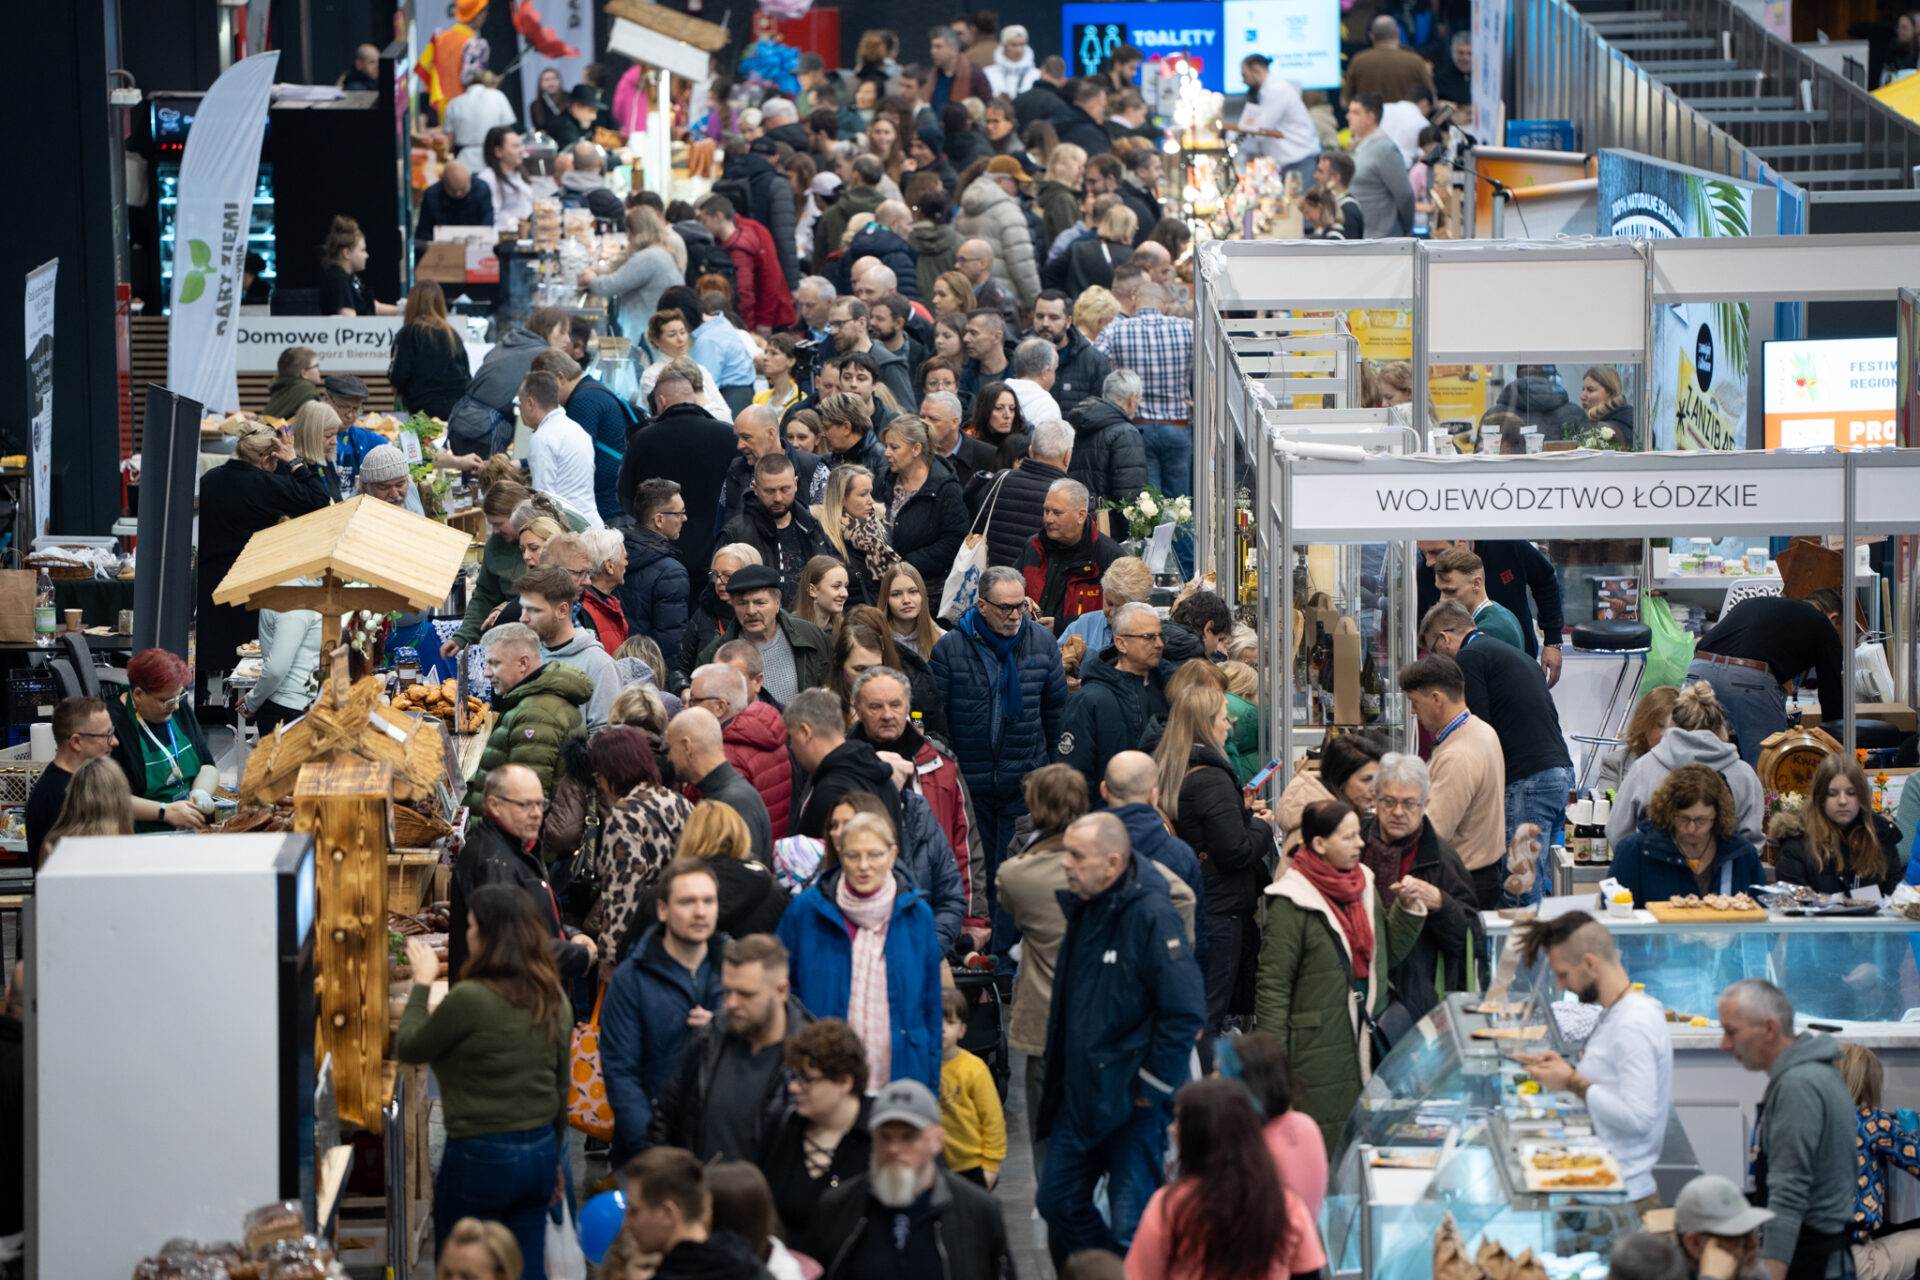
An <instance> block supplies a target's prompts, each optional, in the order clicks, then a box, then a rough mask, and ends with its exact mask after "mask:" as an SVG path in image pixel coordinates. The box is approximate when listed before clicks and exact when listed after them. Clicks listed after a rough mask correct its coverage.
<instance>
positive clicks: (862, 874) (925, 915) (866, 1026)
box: [776, 813, 941, 1095]
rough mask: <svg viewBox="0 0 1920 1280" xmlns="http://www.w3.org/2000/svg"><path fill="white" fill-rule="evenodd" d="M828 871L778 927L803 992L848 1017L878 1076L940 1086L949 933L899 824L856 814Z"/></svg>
mask: <svg viewBox="0 0 1920 1280" xmlns="http://www.w3.org/2000/svg"><path fill="white" fill-rule="evenodd" d="M834 845H835V848H836V850H837V853H830V854H829V861H828V863H827V864H826V870H824V871H823V872H822V873H821V875H820V878H819V879H818V880H816V881H815V882H814V883H813V884H812V885H811V886H810V887H809V888H807V890H806V891H805V892H803V893H802V894H801V895H800V896H799V897H798V898H795V899H794V901H793V905H792V906H790V907H788V908H787V913H786V914H785V915H784V916H782V917H780V927H779V929H778V930H776V932H777V933H778V935H779V937H780V941H782V942H783V943H785V944H786V946H787V952H788V954H789V955H790V956H791V957H792V965H791V972H792V974H793V994H794V995H795V996H796V997H797V998H798V999H799V1000H800V1002H801V1003H802V1004H804V1005H806V1007H807V1008H808V1009H809V1010H811V1011H812V1012H813V1015H814V1016H815V1017H817V1018H844V1019H845V1020H846V1021H847V1024H848V1025H849V1026H851V1027H852V1028H853V1030H854V1033H855V1034H856V1035H858V1036H859V1037H860V1042H861V1043H862V1044H863V1045H865V1046H866V1050H867V1066H868V1086H869V1087H870V1088H872V1089H876V1090H877V1089H879V1088H881V1087H883V1086H884V1085H886V1084H887V1083H888V1082H889V1081H892V1080H902V1079H907V1080H918V1081H919V1082H920V1083H921V1084H924V1085H926V1086H927V1087H928V1088H929V1089H932V1090H933V1091H934V1092H935V1094H936V1095H937V1094H938V1092H939V1088H940V1036H941V1007H940V965H941V955H940V942H939V939H938V938H937V936H936V935H935V932H934V924H933V912H932V910H931V909H930V908H929V907H928V906H927V903H926V900H925V899H924V898H922V897H921V895H920V892H919V891H918V890H917V889H915V888H914V887H913V886H912V885H911V884H910V883H909V882H908V880H907V878H906V876H905V875H904V874H903V873H901V872H899V871H896V870H895V869H894V862H895V860H896V858H897V857H898V855H899V843H898V840H897V838H896V836H895V834H894V830H893V826H892V824H891V823H889V822H888V821H887V820H886V819H885V818H882V817H877V816H875V815H874V814H870V813H860V814H855V815H854V816H853V817H852V818H850V819H848V821H847V824H846V826H845V827H843V828H841V830H840V835H839V838H838V839H837V840H835V842H834Z"/></svg>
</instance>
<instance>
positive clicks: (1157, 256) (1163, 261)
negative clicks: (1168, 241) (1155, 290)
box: [1133, 240, 1173, 285]
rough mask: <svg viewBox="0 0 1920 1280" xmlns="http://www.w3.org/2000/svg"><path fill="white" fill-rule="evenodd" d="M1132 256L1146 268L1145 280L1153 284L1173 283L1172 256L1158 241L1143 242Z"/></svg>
mask: <svg viewBox="0 0 1920 1280" xmlns="http://www.w3.org/2000/svg"><path fill="white" fill-rule="evenodd" d="M1133 256H1134V257H1135V258H1137V259H1138V260H1139V261H1141V262H1143V263H1145V264H1146V266H1147V278H1148V279H1149V280H1151V281H1153V282H1154V283H1155V284H1160V285H1165V284H1171V283H1172V282H1173V255H1172V254H1170V253H1168V252H1167V246H1165V245H1163V244H1161V243H1160V242H1159V241H1158V240H1143V241H1141V243H1140V245H1139V247H1138V248H1136V249H1135V250H1134V251H1133Z"/></svg>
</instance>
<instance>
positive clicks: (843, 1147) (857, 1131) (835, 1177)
mask: <svg viewBox="0 0 1920 1280" xmlns="http://www.w3.org/2000/svg"><path fill="white" fill-rule="evenodd" d="M859 1084H860V1087H861V1088H862V1089H864V1088H865V1087H866V1082H865V1081H860V1082H859ZM871 1106H872V1103H871V1101H870V1100H869V1099H867V1098H864V1097H863V1098H861V1100H860V1117H859V1119H857V1120H855V1121H854V1122H853V1128H851V1129H849V1130H847V1132H846V1133H845V1134H844V1135H843V1136H842V1137H841V1139H840V1143H839V1145H838V1146H836V1147H835V1148H834V1149H833V1157H832V1159H831V1160H830V1161H829V1162H828V1164H827V1172H826V1174H825V1176H823V1177H819V1178H810V1177H808V1176H807V1118H806V1117H805V1116H803V1115H801V1114H800V1113H799V1112H798V1111H795V1110H793V1109H791V1108H789V1109H788V1111H787V1114H786V1115H785V1116H783V1117H782V1118H781V1121H780V1124H779V1125H778V1126H777V1127H776V1128H774V1129H773V1130H772V1131H771V1132H769V1133H768V1134H767V1137H766V1141H765V1142H763V1143H762V1144H761V1147H760V1158H759V1159H758V1160H755V1161H754V1163H755V1164H757V1165H759V1166H760V1172H762V1173H764V1174H765V1175H766V1176H767V1186H768V1188H769V1189H770V1190H771V1191H772V1192H773V1209H774V1212H775V1213H777V1214H779V1215H780V1222H781V1224H782V1225H783V1226H785V1227H786V1229H787V1239H789V1240H793V1241H796V1242H797V1241H798V1240H799V1238H800V1235H801V1233H802V1232H804V1231H805V1230H806V1229H807V1224H808V1223H810V1222H812V1221H813V1214H814V1209H815V1207H816V1206H818V1205H819V1203H820V1197H821V1196H823V1195H825V1194H826V1193H827V1192H829V1191H832V1190H833V1189H834V1188H835V1187H837V1186H839V1185H840V1184H841V1183H843V1182H851V1181H852V1180H853V1179H855V1178H857V1177H860V1176H861V1175H862V1174H864V1173H866V1172H867V1166H868V1164H869V1162H870V1161H871V1160H872V1158H873V1135H872V1134H870V1133H868V1132H867V1112H868V1110H869V1109H870V1107H871ZM816 1261H817V1259H816Z"/></svg>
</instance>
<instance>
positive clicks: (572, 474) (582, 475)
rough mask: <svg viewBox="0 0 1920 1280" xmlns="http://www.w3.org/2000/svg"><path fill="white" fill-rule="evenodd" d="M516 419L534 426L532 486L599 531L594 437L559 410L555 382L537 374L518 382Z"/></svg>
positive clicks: (548, 375) (530, 450)
mask: <svg viewBox="0 0 1920 1280" xmlns="http://www.w3.org/2000/svg"><path fill="white" fill-rule="evenodd" d="M520 416H521V417H522V418H525V419H526V420H527V421H528V422H530V423H532V424H533V442H532V443H531V444H529V445H528V446H527V466H528V468H529V469H531V470H532V472H533V487H534V488H535V489H537V490H539V491H540V492H541V493H545V494H551V495H552V496H553V497H555V498H558V499H559V500H560V501H561V502H564V503H566V504H567V506H568V507H569V508H571V509H572V510H573V511H574V513H575V514H577V515H579V516H581V517H582V518H584V519H585V520H586V522H587V527H588V528H590V529H598V528H600V527H601V523H600V510H599V504H597V503H596V502H595V501H594V497H593V438H592V437H591V436H589V435H588V434H587V429H586V428H585V427H583V426H581V425H580V424H579V423H577V422H575V421H574V420H573V419H572V418H569V417H568V416H567V415H566V413H565V412H564V411H563V410H562V409H561V408H560V379H558V378H556V377H555V376H554V375H552V374H551V373H540V372H536V373H529V374H528V375H527V376H526V377H525V378H523V379H521V382H520Z"/></svg>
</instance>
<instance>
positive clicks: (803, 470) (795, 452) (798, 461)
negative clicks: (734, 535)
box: [687, 440, 827, 545]
mask: <svg viewBox="0 0 1920 1280" xmlns="http://www.w3.org/2000/svg"><path fill="white" fill-rule="evenodd" d="M781 448H782V449H784V450H785V451H786V455H787V458H788V460H789V461H791V462H792V463H793V479H794V487H795V491H796V493H797V494H798V496H797V497H796V498H794V502H795V504H796V505H803V506H809V507H811V506H813V505H814V504H815V503H817V502H819V501H821V500H822V499H824V498H825V497H826V487H827V473H826V471H823V470H821V467H820V457H819V455H818V454H812V453H808V452H807V451H806V450H805V449H796V448H794V447H793V446H792V445H790V444H787V443H786V442H785V441H784V440H783V441H782V442H781ZM752 490H753V464H752V463H751V462H748V461H747V459H746V456H745V455H744V454H740V455H736V456H735V457H734V460H733V461H732V462H730V463H728V464H727V478H726V482H725V483H724V484H722V485H721V486H720V503H719V509H718V510H717V511H716V512H715V513H714V519H713V531H714V534H715V536H716V537H717V536H718V535H719V533H720V531H721V530H722V529H724V528H725V527H726V524H727V521H729V520H731V519H733V518H734V517H735V516H737V515H739V514H740V504H741V502H742V501H743V500H744V499H745V498H746V496H747V494H748V493H750V492H751V491H752ZM687 518H688V519H689V520H693V519H698V517H697V516H694V515H692V514H691V513H689V515H688V517H687ZM716 545H718V544H716Z"/></svg>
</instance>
